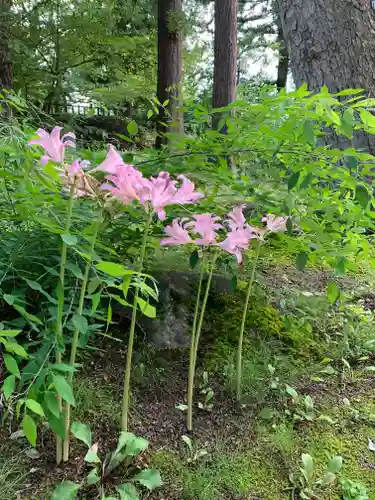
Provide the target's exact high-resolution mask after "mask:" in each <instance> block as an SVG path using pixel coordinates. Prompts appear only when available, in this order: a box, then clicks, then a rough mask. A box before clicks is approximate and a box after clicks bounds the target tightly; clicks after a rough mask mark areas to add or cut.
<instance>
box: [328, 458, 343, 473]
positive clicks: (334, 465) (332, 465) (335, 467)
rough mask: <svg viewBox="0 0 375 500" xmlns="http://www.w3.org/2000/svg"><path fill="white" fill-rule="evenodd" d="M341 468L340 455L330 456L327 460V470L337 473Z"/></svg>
mask: <svg viewBox="0 0 375 500" xmlns="http://www.w3.org/2000/svg"><path fill="white" fill-rule="evenodd" d="M341 468H342V457H341V456H339V455H336V456H335V457H332V458H331V460H330V461H329V462H328V467H327V469H328V471H329V472H332V473H333V474H337V473H338V472H340V470H341Z"/></svg>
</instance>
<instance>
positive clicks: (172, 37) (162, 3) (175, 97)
mask: <svg viewBox="0 0 375 500" xmlns="http://www.w3.org/2000/svg"><path fill="white" fill-rule="evenodd" d="M182 23H183V11H182V0H158V86H157V96H158V99H159V101H160V103H161V104H163V103H164V102H165V101H167V100H168V101H169V103H168V105H167V112H166V110H165V109H164V107H163V106H161V107H160V110H159V118H158V122H157V126H156V130H157V137H156V144H155V145H156V147H157V148H160V147H161V146H162V145H163V144H166V143H167V138H166V136H165V133H166V132H177V133H181V134H182V133H183V131H184V118H183V113H182V112H181V111H180V110H179V107H180V106H181V104H182V103H181V102H180V93H181V82H182V33H181V31H182V30H181V25H182ZM163 123H165V124H166V125H164V124H163Z"/></svg>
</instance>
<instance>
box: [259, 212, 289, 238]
mask: <svg viewBox="0 0 375 500" xmlns="http://www.w3.org/2000/svg"><path fill="white" fill-rule="evenodd" d="M287 221H288V217H276V215H272V214H267V215H266V217H263V218H262V222H264V223H265V224H266V228H267V229H268V231H270V232H272V233H283V232H284V231H286V223H287Z"/></svg>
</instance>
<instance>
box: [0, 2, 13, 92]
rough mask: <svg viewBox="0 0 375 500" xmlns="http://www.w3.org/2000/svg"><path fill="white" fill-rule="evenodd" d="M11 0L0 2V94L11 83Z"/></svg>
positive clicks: (9, 86)
mask: <svg viewBox="0 0 375 500" xmlns="http://www.w3.org/2000/svg"><path fill="white" fill-rule="evenodd" d="M10 8H11V0H0V92H1V90H2V89H11V88H12V83H13V74H12V57H11V53H10V47H9V42H10Z"/></svg>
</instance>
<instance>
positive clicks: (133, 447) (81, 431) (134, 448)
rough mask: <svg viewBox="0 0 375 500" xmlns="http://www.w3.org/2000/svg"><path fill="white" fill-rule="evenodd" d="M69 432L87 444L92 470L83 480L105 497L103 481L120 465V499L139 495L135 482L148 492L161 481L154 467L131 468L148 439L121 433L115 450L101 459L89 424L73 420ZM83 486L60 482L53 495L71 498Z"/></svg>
mask: <svg viewBox="0 0 375 500" xmlns="http://www.w3.org/2000/svg"><path fill="white" fill-rule="evenodd" d="M71 432H72V434H73V435H74V436H75V437H76V439H79V440H80V441H82V442H83V443H84V444H85V445H86V446H87V447H88V452H87V453H86V456H85V458H84V461H85V462H86V463H87V464H89V465H90V466H91V467H92V469H91V471H90V472H89V473H88V475H87V478H86V483H87V485H88V486H89V487H90V486H92V485H95V486H96V487H97V488H98V491H99V493H100V495H101V496H103V497H104V496H105V487H106V486H105V481H106V479H107V476H108V475H109V474H110V473H111V472H113V471H114V470H115V469H117V468H118V467H119V466H120V465H121V466H122V467H125V476H126V477H127V481H128V482H126V483H124V484H121V485H119V486H116V490H117V492H118V493H119V495H120V500H122V499H127V498H129V496H128V495H132V496H130V498H139V493H138V490H137V488H136V487H135V484H137V483H138V484H140V485H141V486H143V487H144V488H146V489H148V490H149V491H152V490H154V489H156V488H159V487H160V486H161V485H162V484H163V483H162V480H161V477H160V473H159V472H157V471H156V470H153V469H149V468H145V469H142V470H140V471H138V472H137V469H134V466H133V460H134V458H135V457H137V456H138V455H140V454H141V453H143V452H144V451H145V450H146V449H147V447H148V441H146V440H145V439H143V438H139V437H137V436H135V435H134V434H132V433H131V432H121V434H120V436H119V438H118V441H117V446H116V449H115V450H114V451H112V452H109V453H107V454H106V455H105V457H104V458H103V459H101V458H100V457H99V455H98V448H99V445H98V443H94V444H93V443H92V433H91V429H90V427H89V426H88V425H86V424H83V423H81V422H73V424H72V428H71ZM130 474H132V477H129V475H130ZM134 483H135V484H134ZM82 488H83V485H82V484H75V483H72V482H71V481H63V482H62V483H61V484H60V485H58V486H57V488H56V489H55V492H54V496H53V498H56V499H57V498H66V499H67V500H70V499H74V498H76V494H77V492H78V490H80V489H82ZM64 495H65V497H64ZM116 498H117V497H116Z"/></svg>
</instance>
